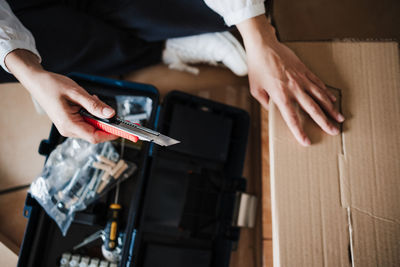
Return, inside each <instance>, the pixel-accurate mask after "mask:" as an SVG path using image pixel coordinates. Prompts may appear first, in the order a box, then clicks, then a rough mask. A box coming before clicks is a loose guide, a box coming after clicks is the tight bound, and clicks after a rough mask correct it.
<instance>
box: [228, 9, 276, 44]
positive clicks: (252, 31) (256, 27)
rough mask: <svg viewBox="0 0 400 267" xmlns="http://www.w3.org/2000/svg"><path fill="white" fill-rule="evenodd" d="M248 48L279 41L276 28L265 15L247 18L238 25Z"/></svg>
mask: <svg viewBox="0 0 400 267" xmlns="http://www.w3.org/2000/svg"><path fill="white" fill-rule="evenodd" d="M236 27H237V28H238V30H239V32H240V34H241V36H242V38H243V41H244V44H245V46H246V48H248V47H249V46H254V45H274V44H275V43H278V42H279V41H278V39H277V38H276V33H275V28H274V27H273V26H272V25H271V24H270V23H269V21H268V19H267V17H266V16H265V15H260V16H256V17H253V18H250V19H247V20H245V21H243V22H241V23H239V24H237V25H236Z"/></svg>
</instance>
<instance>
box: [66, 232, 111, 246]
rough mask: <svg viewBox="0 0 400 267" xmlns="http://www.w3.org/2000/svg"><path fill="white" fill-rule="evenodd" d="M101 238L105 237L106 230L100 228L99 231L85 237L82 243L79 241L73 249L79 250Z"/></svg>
mask: <svg viewBox="0 0 400 267" xmlns="http://www.w3.org/2000/svg"><path fill="white" fill-rule="evenodd" d="M99 238H101V239H103V238H104V230H99V231H97V232H95V233H94V234H91V235H90V236H88V237H87V238H85V239H84V240H83V241H82V242H81V243H79V244H78V245H76V246H75V247H73V250H77V249H79V248H81V247H84V246H86V245H88V244H90V243H92V242H94V241H96V240H97V239H99Z"/></svg>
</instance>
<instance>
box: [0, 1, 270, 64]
mask: <svg viewBox="0 0 400 267" xmlns="http://www.w3.org/2000/svg"><path fill="white" fill-rule="evenodd" d="M204 2H205V3H206V4H207V5H208V6H209V7H210V8H211V9H212V10H214V11H215V12H217V13H218V14H219V15H221V16H222V17H223V18H224V20H225V23H226V24H227V25H228V26H232V25H236V24H238V23H240V22H242V21H244V20H246V19H249V18H252V17H255V16H258V15H261V14H264V13H265V8H264V0H204ZM15 49H26V50H29V51H31V52H32V53H34V54H35V55H37V56H38V57H39V59H40V60H41V57H40V55H39V52H38V51H37V49H36V45H35V39H34V38H33V36H32V34H31V32H30V31H29V30H28V29H26V28H25V27H24V25H22V23H21V22H20V21H19V19H18V18H17V17H16V16H15V15H14V14H13V12H12V11H11V8H10V6H9V5H8V4H7V2H6V1H5V0H0V65H1V66H2V67H3V69H4V70H6V71H7V72H9V70H8V69H7V67H6V65H5V63H4V59H5V57H6V56H7V54H8V53H10V52H11V51H13V50H15Z"/></svg>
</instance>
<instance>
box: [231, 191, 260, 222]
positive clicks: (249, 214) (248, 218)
mask: <svg viewBox="0 0 400 267" xmlns="http://www.w3.org/2000/svg"><path fill="white" fill-rule="evenodd" d="M256 209H257V197H256V196H254V195H250V194H247V193H244V192H237V193H236V199H235V209H234V213H233V222H232V225H233V226H235V227H249V228H252V227H254V225H255V222H256Z"/></svg>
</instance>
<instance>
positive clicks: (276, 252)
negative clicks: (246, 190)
mask: <svg viewBox="0 0 400 267" xmlns="http://www.w3.org/2000/svg"><path fill="white" fill-rule="evenodd" d="M275 112H276V107H275V105H274V104H273V103H271V104H270V106H269V110H268V121H269V124H270V125H272V124H274V120H275V118H276V116H275ZM268 132H269V139H270V140H273V138H274V133H273V131H272V127H268ZM274 149H275V147H274V142H271V141H270V142H269V159H270V183H271V213H272V241H273V243H272V256H273V263H274V266H280V257H279V255H280V252H279V248H280V246H279V236H278V233H279V223H278V216H277V209H276V203H275V201H276V196H275V190H272V189H273V188H275V179H274V178H273V177H275V164H274V163H275V162H274V155H273V151H274Z"/></svg>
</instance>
